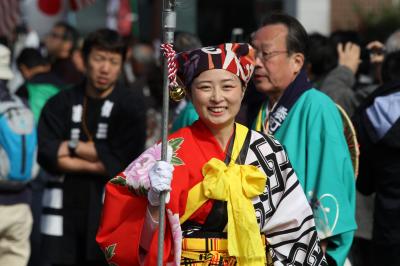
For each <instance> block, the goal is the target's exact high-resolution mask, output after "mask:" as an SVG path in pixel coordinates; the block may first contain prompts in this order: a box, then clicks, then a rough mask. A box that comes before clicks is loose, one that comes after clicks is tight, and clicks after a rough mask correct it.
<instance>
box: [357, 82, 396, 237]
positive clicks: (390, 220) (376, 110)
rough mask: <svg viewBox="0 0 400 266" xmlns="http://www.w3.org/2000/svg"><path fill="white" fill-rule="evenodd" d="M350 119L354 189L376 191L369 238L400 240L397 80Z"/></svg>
mask: <svg viewBox="0 0 400 266" xmlns="http://www.w3.org/2000/svg"><path fill="white" fill-rule="evenodd" d="M353 122H354V126H355V128H356V131H357V136H358V140H359V143H360V172H359V176H358V180H357V189H358V190H359V191H360V192H361V193H363V194H365V195H369V194H372V193H373V192H375V193H376V197H375V212H374V229H373V239H374V241H376V242H377V243H381V244H395V243H397V244H400V223H399V220H400V82H392V83H388V84H385V85H383V86H381V87H380V88H378V89H377V90H376V91H375V92H374V93H373V94H372V95H371V96H370V97H369V98H368V99H367V100H366V101H365V102H364V103H363V104H362V105H361V106H360V108H359V109H358V110H357V112H356V113H355V115H354V117H353Z"/></svg>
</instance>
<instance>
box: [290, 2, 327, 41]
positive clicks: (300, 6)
mask: <svg viewBox="0 0 400 266" xmlns="http://www.w3.org/2000/svg"><path fill="white" fill-rule="evenodd" d="M284 9H285V11H286V12H287V13H289V14H290V15H293V16H295V17H296V18H297V19H298V20H299V21H300V22H301V24H303V26H304V28H305V29H306V30H307V32H309V33H313V32H319V33H322V34H325V35H329V34H330V32H331V0H285V2H284Z"/></svg>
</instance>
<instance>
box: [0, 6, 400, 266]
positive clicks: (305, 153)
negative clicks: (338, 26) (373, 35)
mask: <svg viewBox="0 0 400 266" xmlns="http://www.w3.org/2000/svg"><path fill="white" fill-rule="evenodd" d="M31 34H33V33H32V31H29V30H27V29H25V31H22V32H19V34H17V35H16V36H17V37H16V39H15V40H13V42H10V41H7V39H5V38H0V39H1V40H2V43H1V44H0V217H1V221H2V222H1V223H0V265H12V266H20V265H21V266H22V265H32V266H61V265H120V266H129V265H156V262H157V255H158V251H159V249H158V246H157V245H158V244H159V243H158V224H159V219H160V217H164V216H160V214H159V212H158V210H159V208H158V207H159V205H160V194H161V193H162V192H166V193H167V194H166V213H165V222H166V225H165V238H164V242H163V250H164V251H163V254H164V256H163V258H162V259H163V262H164V265H166V264H167V265H338V266H342V265H346V266H348V265H355V266H357V265H399V263H400V256H399V254H398V252H397V248H398V247H399V245H400V239H399V236H400V225H398V223H397V218H398V217H399V213H400V196H399V195H400V194H397V193H400V190H399V189H398V187H399V183H398V182H397V177H398V175H399V174H400V173H399V170H398V169H399V166H398V161H399V157H400V143H399V139H400V138H399V134H400V129H399V126H400V119H399V118H400V91H399V90H400V35H399V33H398V32H395V33H393V34H392V36H388V39H387V41H386V42H384V41H383V40H380V41H378V40H368V42H364V41H362V40H361V38H360V36H359V35H358V34H357V33H356V32H350V31H337V32H334V33H332V34H331V36H323V35H321V34H318V33H313V34H308V33H307V32H306V29H305V28H304V27H303V26H302V25H301V23H300V22H299V21H297V20H296V19H295V18H293V17H291V16H289V15H286V14H280V13H279V14H278V13H276V14H270V15H268V16H266V17H265V18H264V19H263V20H262V23H261V24H260V26H259V27H258V28H257V29H254V32H253V33H252V34H251V36H250V37H249V40H248V43H224V44H215V45H212V46H207V47H203V45H202V43H201V40H200V39H199V38H198V37H197V36H195V35H194V34H191V33H187V32H177V33H176V34H175V40H174V45H173V52H172V53H171V51H170V52H169V53H163V51H162V50H160V48H159V47H155V46H153V45H152V44H151V43H147V42H143V41H139V40H133V39H132V38H123V37H122V36H120V34H118V32H116V31H114V30H110V29H98V30H96V31H94V32H91V33H90V34H88V35H87V36H85V38H81V37H80V35H79V32H78V31H77V29H75V28H74V27H73V26H71V25H69V24H68V23H65V22H59V23H56V24H55V25H54V26H53V28H52V30H51V31H50V32H49V33H48V35H47V36H46V38H45V39H44V40H42V42H36V41H32V39H33V40H35V38H31V37H29V38H28V36H30V35H31ZM163 56H165V57H166V59H169V60H171V61H174V62H175V63H176V66H177V67H176V69H175V71H174V70H171V73H170V75H169V78H170V81H171V82H170V87H171V88H172V87H173V86H180V87H182V88H184V90H185V91H186V97H185V98H184V99H183V100H182V101H180V102H178V103H175V102H172V101H171V104H170V116H169V117H168V118H166V119H168V122H169V123H168V124H169V126H170V127H169V133H170V134H169V136H168V147H167V150H168V152H167V156H166V157H167V158H166V160H164V161H163V160H161V144H160V138H161V120H162V117H161V113H162V112H161V108H162V88H163V73H162V66H161V62H162V57H163Z"/></svg>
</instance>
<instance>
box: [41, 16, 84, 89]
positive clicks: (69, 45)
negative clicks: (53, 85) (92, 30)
mask: <svg viewBox="0 0 400 266" xmlns="http://www.w3.org/2000/svg"><path fill="white" fill-rule="evenodd" d="M78 40H79V34H78V32H77V30H76V29H75V28H74V27H72V26H71V25H69V24H68V23H65V22H58V23H56V24H55V25H54V27H53V28H52V30H51V31H50V33H49V34H48V36H47V38H46V40H45V46H46V49H47V53H48V56H49V58H50V61H51V68H52V70H53V71H54V73H55V74H56V75H57V76H58V77H59V78H60V79H61V80H62V81H63V82H64V83H65V84H66V85H68V86H72V85H76V84H78V83H80V82H81V81H82V79H83V74H82V73H81V72H80V71H79V70H78V69H77V68H76V66H75V64H74V62H73V61H72V54H73V52H74V51H75V50H76V49H77V47H78Z"/></svg>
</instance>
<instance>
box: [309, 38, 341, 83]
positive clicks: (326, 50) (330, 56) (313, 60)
mask: <svg viewBox="0 0 400 266" xmlns="http://www.w3.org/2000/svg"><path fill="white" fill-rule="evenodd" d="M337 61H338V55H337V51H336V47H335V45H334V44H333V42H332V41H331V40H330V39H329V38H328V37H325V36H323V35H321V34H319V33H314V34H311V35H310V36H309V47H308V58H307V62H308V63H310V64H311V72H312V74H313V75H315V77H321V76H323V75H326V74H327V73H328V72H329V71H331V70H332V69H334V68H335V67H336V66H337Z"/></svg>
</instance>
